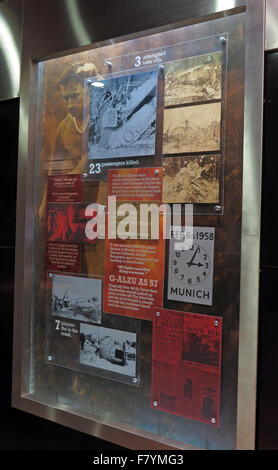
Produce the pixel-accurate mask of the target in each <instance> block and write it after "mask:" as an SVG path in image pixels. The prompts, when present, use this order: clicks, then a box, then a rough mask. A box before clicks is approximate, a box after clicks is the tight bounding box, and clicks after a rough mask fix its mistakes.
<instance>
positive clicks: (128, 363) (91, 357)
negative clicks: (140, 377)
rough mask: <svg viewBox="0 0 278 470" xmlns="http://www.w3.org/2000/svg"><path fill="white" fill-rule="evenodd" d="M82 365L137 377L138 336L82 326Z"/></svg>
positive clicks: (109, 329) (97, 327) (91, 326)
mask: <svg viewBox="0 0 278 470" xmlns="http://www.w3.org/2000/svg"><path fill="white" fill-rule="evenodd" d="M80 363H81V364H86V365H88V366H91V367H97V368H99V369H103V370H109V371H111V372H116V373H118V374H124V375H128V376H131V377H135V375H136V334H135V333H130V332H126V331H120V330H112V329H111V328H103V327H99V326H93V325H86V324H80Z"/></svg>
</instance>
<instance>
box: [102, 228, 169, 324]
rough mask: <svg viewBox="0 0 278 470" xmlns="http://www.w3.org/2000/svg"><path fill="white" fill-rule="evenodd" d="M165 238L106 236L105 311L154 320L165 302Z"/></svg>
mask: <svg viewBox="0 0 278 470" xmlns="http://www.w3.org/2000/svg"><path fill="white" fill-rule="evenodd" d="M163 260H164V239H163V237H161V239H160V240H158V241H148V242H147V243H146V242H138V241H137V240H106V265H105V281H104V302H103V304H104V312H106V313H115V314H119V315H126V316H129V317H135V318H141V319H145V320H152V314H151V310H150V309H151V307H153V306H154V305H162V303H163V278H164V266H163Z"/></svg>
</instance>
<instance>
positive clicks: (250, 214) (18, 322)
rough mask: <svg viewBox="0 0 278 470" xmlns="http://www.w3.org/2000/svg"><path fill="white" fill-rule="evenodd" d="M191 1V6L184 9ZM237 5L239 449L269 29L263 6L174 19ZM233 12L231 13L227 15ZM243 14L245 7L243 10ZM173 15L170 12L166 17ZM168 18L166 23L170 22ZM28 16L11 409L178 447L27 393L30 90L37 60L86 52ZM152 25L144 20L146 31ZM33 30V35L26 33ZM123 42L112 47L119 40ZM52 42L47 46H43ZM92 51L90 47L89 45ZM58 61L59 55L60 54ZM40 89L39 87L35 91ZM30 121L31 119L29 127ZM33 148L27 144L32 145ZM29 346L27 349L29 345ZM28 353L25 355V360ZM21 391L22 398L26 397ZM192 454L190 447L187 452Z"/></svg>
mask: <svg viewBox="0 0 278 470" xmlns="http://www.w3.org/2000/svg"><path fill="white" fill-rule="evenodd" d="M35 3H41V2H35V1H34V2H33V0H29V1H28V2H27V4H29V5H28V8H29V12H30V11H32V9H31V10H30V8H31V7H32V4H33V7H34V13H33V15H35V8H36V6H35ZM185 3H186V5H185ZM238 7H246V64H245V132H244V173H243V219H242V264H241V312H240V345H239V381H238V422H237V448H238V449H254V446H255V417H256V375H257V336H258V296H259V246H260V199H261V191H260V188H261V155H262V117H263V70H264V28H265V0H245V1H244V0H232V1H230V0H218V1H217V0H199V1H198V2H194V6H192V2H191V1H188V2H183V8H182V11H179V12H177V11H176V12H175V13H173V18H175V17H177V18H178V17H181V15H182V16H183V18H184V22H183V25H186V24H194V23H199V22H201V21H208V20H210V19H212V18H216V17H221V16H226V15H229V14H231V13H236V12H237V9H238ZM227 8H233V9H232V10H226V9H227ZM241 11H242V9H241ZM167 15H169V13H167ZM167 15H166V16H165V18H166V17H167ZM30 21H31V18H30V14H29V18H28V15H27V17H25V20H24V36H23V57H22V76H21V93H20V96H21V106H20V132H19V172H18V201H17V236H16V248H17V249H16V271H15V273H16V275H15V317H14V353H13V354H14V364H13V396H12V405H13V406H14V407H16V408H19V409H21V410H23V411H26V412H29V413H32V414H35V415H37V416H40V417H43V418H46V419H49V420H51V421H54V422H57V423H60V424H62V425H65V426H69V427H72V428H74V429H76V430H79V431H82V432H85V433H88V434H91V435H94V436H96V437H98V438H102V439H105V440H108V441H111V442H114V443H117V444H119V445H122V446H125V447H128V448H137V449H138V448H139V449H167V448H168V449H170V448H171V449H175V448H176V449H177V448H180V443H177V442H175V441H171V440H169V439H163V437H162V436H157V435H154V434H151V433H146V432H143V431H140V430H139V431H138V429H137V428H133V427H130V426H124V425H122V424H119V423H114V424H113V426H111V425H109V424H107V423H104V422H100V421H99V419H97V418H94V417H93V416H91V415H87V414H86V413H78V414H77V413H76V411H74V410H73V409H70V408H67V409H59V408H57V406H56V405H55V404H54V405H53V406H49V405H45V404H43V403H41V402H39V401H35V400H34V399H30V398H28V396H27V394H26V393H24V390H27V388H26V386H25V385H26V384H27V383H28V382H29V379H30V378H29V377H28V371H26V370H24V369H23V363H24V361H25V360H26V359H27V360H28V357H29V352H30V351H29V346H28V338H25V341H26V343H27V344H26V343H25V344H24V337H23V326H24V325H25V324H26V322H27V324H28V321H29V317H30V306H31V302H30V297H31V286H32V233H33V177H34V175H32V174H31V173H30V168H33V166H34V165H33V164H32V163H33V159H34V158H35V157H36V155H35V149H34V148H32V146H33V139H32V135H33V132H34V129H32V127H29V117H30V112H31V115H32V112H33V111H32V110H33V108H34V106H33V104H34V103H33V102H34V99H33V97H32V89H33V87H34V85H35V83H36V75H35V70H34V67H33V66H32V59H34V58H35V57H41V56H44V57H45V56H46V55H51V56H55V55H57V51H60V50H61V49H62V48H64V49H70V48H75V47H79V49H84V48H83V47H81V48H80V46H84V43H86V42H88V37H86V35H84V36H83V37H82V38H81V39H78V38H77V37H75V36H74V35H73V33H72V37H71V35H70V34H65V37H64V39H63V41H62V43H61V38H60V40H58V39H57V40H56V41H57V42H55V35H54V36H53V38H51V37H50V36H51V35H52V32H51V34H50V33H49V34H48V36H47V41H45V42H42V43H41V44H40V42H39V41H37V42H35V41H34V40H33V38H34V34H35V33H34V32H33V27H34V26H33V23H32V27H31V25H30V24H28V22H30ZM149 21H150V19H148V18H147V19H146V26H148V22H149ZM177 26H181V24H178V25H177V24H172V25H170V26H169V25H168V26H164V27H160V28H156V29H155V30H148V31H146V32H141V33H135V34H133V35H131V36H130V35H129V36H125V37H124V38H125V39H134V38H135V37H138V36H143V35H149V34H153V33H155V32H162V31H165V30H167V29H169V28H171V29H172V28H175V27H177ZM28 29H29V31H31V35H30V33H29V35H28V33H27V31H28ZM121 40H122V38H121V37H119V38H117V39H114V40H113V42H120V41H121ZM46 43H47V44H46ZM107 44H111V41H102V42H100V43H95V44H94V45H93V47H100V46H103V45H107ZM90 47H92V46H90ZM59 55H60V54H59ZM34 89H35V88H34ZM31 121H32V119H31V120H30V122H31ZM28 142H29V143H28ZM25 346H26V347H25ZM23 352H24V354H25V357H24V356H23ZM22 390H23V392H22ZM183 448H185V449H192V448H193V447H191V446H184V447H183Z"/></svg>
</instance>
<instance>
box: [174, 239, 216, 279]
mask: <svg viewBox="0 0 278 470" xmlns="http://www.w3.org/2000/svg"><path fill="white" fill-rule="evenodd" d="M171 266H172V270H173V273H174V274H175V276H176V278H177V279H178V280H179V281H180V282H182V283H183V284H185V285H187V286H196V285H199V284H201V283H202V282H204V281H205V280H206V279H207V277H208V275H209V272H210V270H211V259H210V256H209V254H208V252H207V251H206V250H205V249H204V248H203V247H202V246H200V245H198V244H195V243H194V245H193V246H192V248H191V249H190V250H186V251H175V252H174V255H173V257H172V260H171Z"/></svg>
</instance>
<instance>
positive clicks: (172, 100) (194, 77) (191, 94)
mask: <svg viewBox="0 0 278 470" xmlns="http://www.w3.org/2000/svg"><path fill="white" fill-rule="evenodd" d="M221 95H222V52H213V53H211V54H203V55H198V56H194V57H188V58H185V59H179V60H174V61H171V62H167V63H166V64H165V98H164V106H165V107H166V106H176V105H180V104H188V103H196V102H201V101H211V100H220V99H221Z"/></svg>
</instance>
